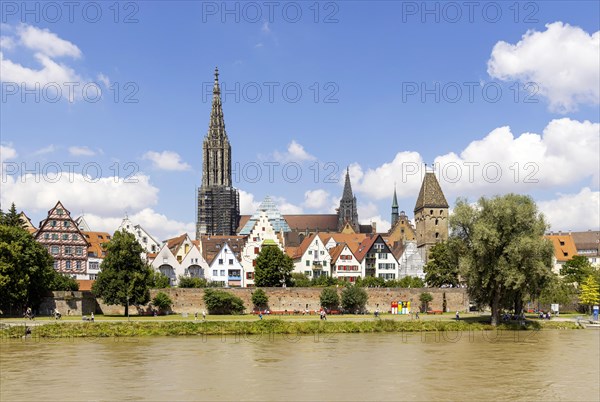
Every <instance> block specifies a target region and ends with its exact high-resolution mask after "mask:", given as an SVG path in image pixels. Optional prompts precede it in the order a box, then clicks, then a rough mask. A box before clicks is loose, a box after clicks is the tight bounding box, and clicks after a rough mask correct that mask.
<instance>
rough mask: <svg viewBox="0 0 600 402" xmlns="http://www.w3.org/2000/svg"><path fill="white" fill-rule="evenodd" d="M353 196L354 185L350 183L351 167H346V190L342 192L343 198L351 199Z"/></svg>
mask: <svg viewBox="0 0 600 402" xmlns="http://www.w3.org/2000/svg"><path fill="white" fill-rule="evenodd" d="M352 198H353V196H352V185H351V184H350V167H347V168H346V182H345V183H344V192H343V194H342V199H344V200H351V199H352Z"/></svg>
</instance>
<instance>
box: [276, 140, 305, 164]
mask: <svg viewBox="0 0 600 402" xmlns="http://www.w3.org/2000/svg"><path fill="white" fill-rule="evenodd" d="M273 158H274V159H275V160H276V161H278V162H282V163H286V162H298V163H300V162H305V161H312V160H315V159H316V158H315V157H314V156H313V155H311V154H309V153H308V152H306V150H305V149H304V147H303V146H302V145H301V144H299V143H298V142H296V140H292V142H291V143H290V144H289V145H288V148H287V152H279V151H275V152H274V153H273Z"/></svg>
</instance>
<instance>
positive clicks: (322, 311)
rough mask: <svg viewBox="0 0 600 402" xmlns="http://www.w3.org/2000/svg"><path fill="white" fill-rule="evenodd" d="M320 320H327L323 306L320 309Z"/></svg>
mask: <svg viewBox="0 0 600 402" xmlns="http://www.w3.org/2000/svg"><path fill="white" fill-rule="evenodd" d="M320 314H321V320H325V321H327V311H325V309H324V308H322V309H321V313H320Z"/></svg>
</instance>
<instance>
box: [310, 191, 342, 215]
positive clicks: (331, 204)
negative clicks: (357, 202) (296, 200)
mask: <svg viewBox="0 0 600 402" xmlns="http://www.w3.org/2000/svg"><path fill="white" fill-rule="evenodd" d="M338 204H339V198H336V197H333V196H332V195H331V194H329V192H328V191H326V190H323V189H317V190H308V191H306V192H305V193H304V203H303V205H304V206H305V207H306V208H309V209H313V210H316V211H317V212H322V213H328V214H329V213H333V212H334V211H335V208H336V207H337V206H338Z"/></svg>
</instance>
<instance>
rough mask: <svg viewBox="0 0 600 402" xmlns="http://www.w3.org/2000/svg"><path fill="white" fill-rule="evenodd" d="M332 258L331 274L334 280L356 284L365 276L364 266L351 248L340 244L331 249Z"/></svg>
mask: <svg viewBox="0 0 600 402" xmlns="http://www.w3.org/2000/svg"><path fill="white" fill-rule="evenodd" d="M329 255H330V256H331V272H332V276H333V277H334V278H339V279H343V280H345V281H348V282H351V283H354V282H356V280H357V279H358V278H360V277H362V276H363V274H362V266H361V264H360V262H359V261H358V259H357V258H356V256H355V255H354V253H353V252H352V250H351V249H350V247H348V245H347V244H346V243H340V244H338V245H336V246H335V247H333V248H330V249H329Z"/></svg>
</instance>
